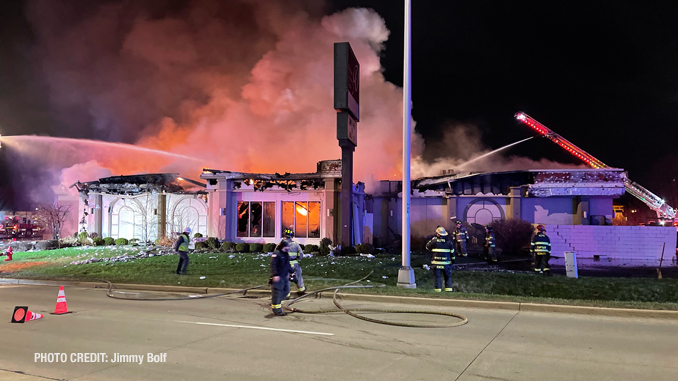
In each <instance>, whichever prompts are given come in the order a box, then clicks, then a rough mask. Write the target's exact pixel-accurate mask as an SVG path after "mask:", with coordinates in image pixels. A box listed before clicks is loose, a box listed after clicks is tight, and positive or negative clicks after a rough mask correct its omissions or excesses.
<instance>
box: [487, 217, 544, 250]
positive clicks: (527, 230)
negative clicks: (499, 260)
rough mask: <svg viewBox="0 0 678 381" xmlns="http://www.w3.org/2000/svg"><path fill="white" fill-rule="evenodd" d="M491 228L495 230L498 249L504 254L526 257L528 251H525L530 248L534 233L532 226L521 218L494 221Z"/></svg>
mask: <svg viewBox="0 0 678 381" xmlns="http://www.w3.org/2000/svg"><path fill="white" fill-rule="evenodd" d="M490 226H492V230H494V236H495V239H496V240H497V242H496V245H497V248H498V249H500V250H501V252H502V254H513V255H525V253H526V251H525V250H523V249H524V248H526V247H529V246H530V241H531V239H532V232H533V231H534V228H532V224H530V223H529V222H527V221H524V220H521V219H520V218H510V219H508V220H498V221H494V222H492V224H491V225H490ZM527 253H529V251H527Z"/></svg>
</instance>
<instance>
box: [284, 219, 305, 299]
mask: <svg viewBox="0 0 678 381" xmlns="http://www.w3.org/2000/svg"><path fill="white" fill-rule="evenodd" d="M283 237H284V238H283V239H284V240H285V241H287V243H288V245H289V252H288V253H289V257H290V268H291V269H292V270H291V275H290V280H291V281H292V282H294V284H296V285H297V295H298V296H302V295H304V294H305V293H306V286H304V278H302V277H301V267H300V266H299V259H301V258H303V257H304V251H303V250H302V249H301V246H299V244H298V243H296V242H294V231H292V229H285V231H284V232H283ZM287 297H288V298H289V297H290V294H289V291H288V293H287Z"/></svg>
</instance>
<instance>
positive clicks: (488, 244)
mask: <svg viewBox="0 0 678 381" xmlns="http://www.w3.org/2000/svg"><path fill="white" fill-rule="evenodd" d="M485 249H486V250H487V260H488V261H492V262H496V261H497V248H496V247H495V240H494V232H493V231H492V227H491V226H486V227H485Z"/></svg>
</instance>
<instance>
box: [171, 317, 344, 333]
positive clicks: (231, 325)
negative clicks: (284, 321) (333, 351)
mask: <svg viewBox="0 0 678 381" xmlns="http://www.w3.org/2000/svg"><path fill="white" fill-rule="evenodd" d="M174 322H175V323H189V324H198V325H214V326H218V327H232V328H249V329H262V330H265V331H278V332H291V333H305V334H309V335H324V336H334V334H333V333H325V332H311V331H297V330H294V329H278V328H268V327H257V326H253V325H233V324H218V323H203V322H200V321H180V320H175V321H174Z"/></svg>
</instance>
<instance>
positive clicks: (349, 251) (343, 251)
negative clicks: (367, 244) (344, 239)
mask: <svg viewBox="0 0 678 381" xmlns="http://www.w3.org/2000/svg"><path fill="white" fill-rule="evenodd" d="M355 253H356V250H355V247H353V246H346V247H342V248H341V255H350V254H355Z"/></svg>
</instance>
